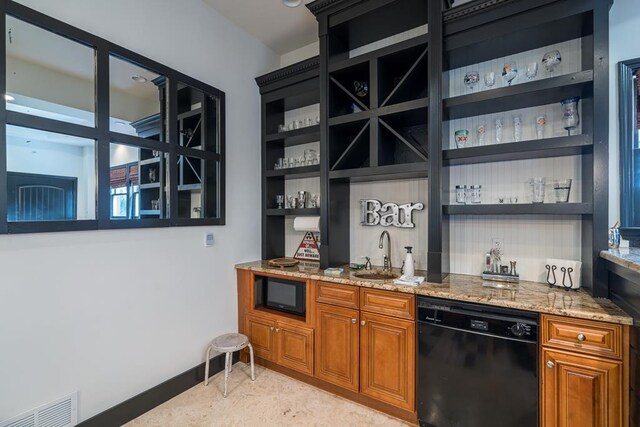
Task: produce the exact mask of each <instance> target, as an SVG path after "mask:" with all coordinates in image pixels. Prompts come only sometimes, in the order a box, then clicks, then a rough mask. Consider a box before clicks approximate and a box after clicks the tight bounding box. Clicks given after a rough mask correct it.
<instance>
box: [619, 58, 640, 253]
mask: <svg viewBox="0 0 640 427" xmlns="http://www.w3.org/2000/svg"><path fill="white" fill-rule="evenodd" d="M639 97H640V58H637V59H632V60H629V61H624V62H620V63H619V64H618V102H619V114H620V117H619V124H620V225H621V228H620V231H621V235H622V238H624V239H626V240H629V241H630V244H631V245H632V246H638V245H640V111H639V108H638V107H639V103H638V101H639Z"/></svg>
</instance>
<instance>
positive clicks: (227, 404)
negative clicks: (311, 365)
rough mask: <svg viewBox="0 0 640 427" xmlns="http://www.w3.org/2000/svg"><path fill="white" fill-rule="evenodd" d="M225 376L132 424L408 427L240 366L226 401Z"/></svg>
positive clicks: (274, 374)
mask: <svg viewBox="0 0 640 427" xmlns="http://www.w3.org/2000/svg"><path fill="white" fill-rule="evenodd" d="M223 383H224V374H223V373H220V374H218V375H216V376H215V377H213V378H212V381H210V382H209V386H208V387H205V386H204V385H203V384H202V383H201V384H198V385H197V386H195V387H193V388H191V389H189V390H187V391H185V392H184V393H182V394H180V395H178V396H176V397H174V398H173V399H171V400H169V401H168V402H165V403H163V404H162V405H160V406H158V407H157V408H154V409H153V410H151V411H149V412H147V413H146V414H143V415H142V416H140V417H139V418H136V419H135V420H133V421H131V422H130V423H127V424H126V426H127V427H138V426H163V427H164V426H179V427H187V426H197V427H200V426H216V427H218V426H331V427H337V426H367V427H368V426H384V427H387V426H388V427H394V426H404V427H406V426H407V425H408V424H406V423H404V422H403V421H400V420H398V419H396V418H392V417H390V416H387V415H385V414H383V413H381V412H377V411H374V410H372V409H369V408H367V407H365V406H362V405H359V404H357V403H353V402H351V401H349V400H346V399H343V398H341V397H338V396H336V395H333V394H330V393H327V392H324V391H322V390H319V389H317V388H315V387H311V386H309V385H307V384H304V383H302V382H300V381H297V380H294V379H292V378H289V377H287V376H284V375H281V374H279V373H277V372H274V371H270V370H268V369H265V368H263V367H261V366H256V380H255V382H252V381H251V378H250V377H249V367H248V366H247V365H245V364H243V363H237V364H236V365H235V366H234V369H233V372H232V373H231V375H230V376H229V382H228V387H229V395H228V397H227V398H226V399H225V398H223V397H222V388H223Z"/></svg>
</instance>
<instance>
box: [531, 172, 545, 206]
mask: <svg viewBox="0 0 640 427" xmlns="http://www.w3.org/2000/svg"><path fill="white" fill-rule="evenodd" d="M546 184H547V179H546V178H531V179H530V180H529V185H530V186H531V203H544V190H545V186H546Z"/></svg>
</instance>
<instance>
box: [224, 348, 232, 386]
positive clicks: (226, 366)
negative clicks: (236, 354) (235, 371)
mask: <svg viewBox="0 0 640 427" xmlns="http://www.w3.org/2000/svg"><path fill="white" fill-rule="evenodd" d="M229 356H231V353H226V355H225V360H224V397H227V379H228V378H229V366H230V364H231V357H229Z"/></svg>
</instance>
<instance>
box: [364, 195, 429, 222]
mask: <svg viewBox="0 0 640 427" xmlns="http://www.w3.org/2000/svg"><path fill="white" fill-rule="evenodd" d="M360 208H361V212H362V216H361V219H360V224H361V225H365V226H375V225H381V226H383V227H390V226H394V227H398V228H414V227H415V226H416V225H415V224H414V223H413V211H421V210H422V209H424V205H423V204H422V203H405V204H403V205H398V204H396V203H384V204H383V203H381V202H380V201H378V200H373V199H363V200H360Z"/></svg>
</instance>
